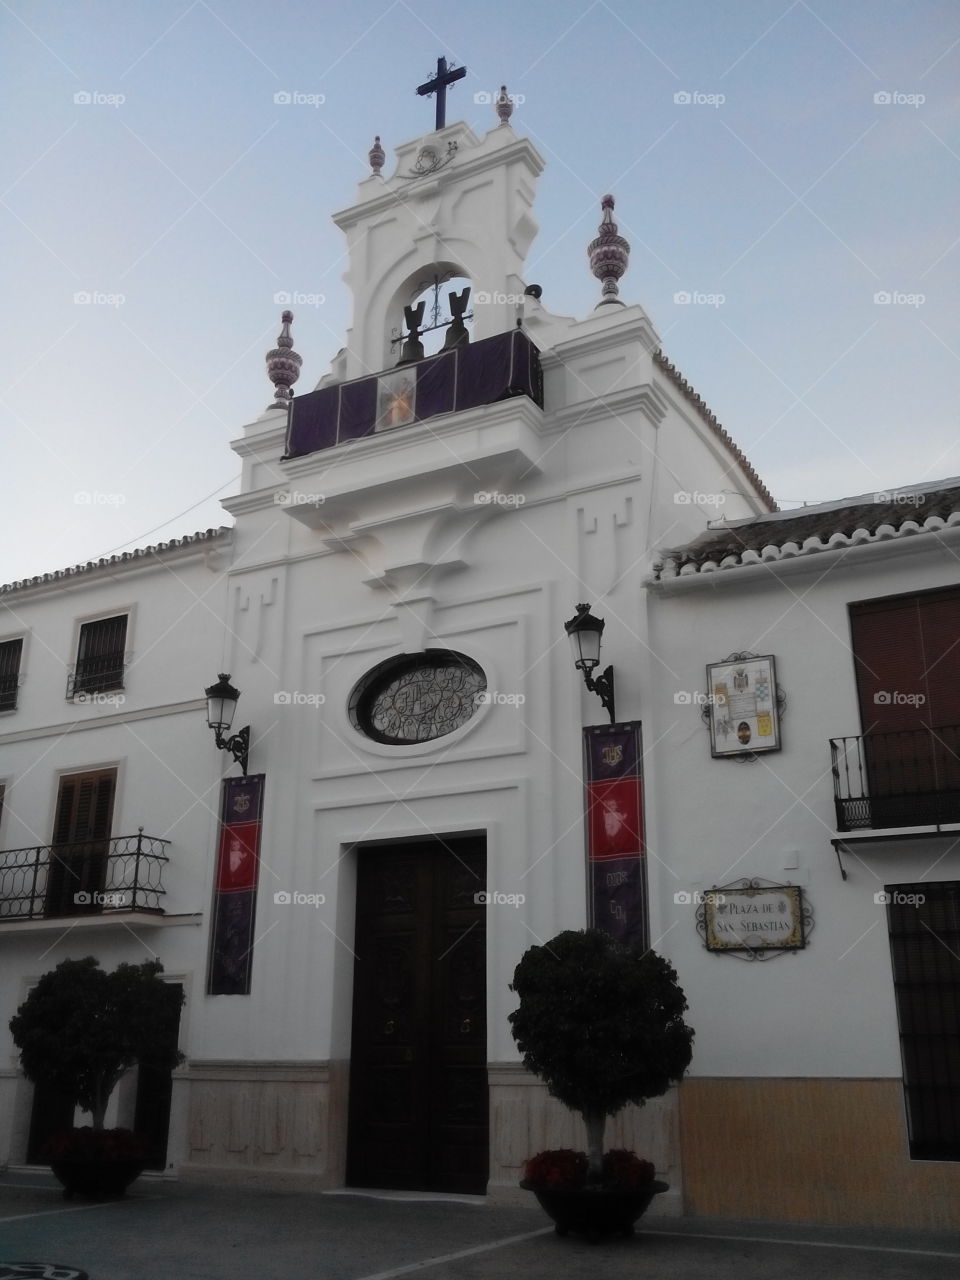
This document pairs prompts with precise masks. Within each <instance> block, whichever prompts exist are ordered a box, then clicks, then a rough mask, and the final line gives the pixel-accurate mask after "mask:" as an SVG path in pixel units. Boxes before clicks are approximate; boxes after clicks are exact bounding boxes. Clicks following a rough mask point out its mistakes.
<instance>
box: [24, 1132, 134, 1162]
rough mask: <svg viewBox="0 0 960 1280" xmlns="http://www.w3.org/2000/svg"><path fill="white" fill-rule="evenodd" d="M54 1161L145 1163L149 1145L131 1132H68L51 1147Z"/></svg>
mask: <svg viewBox="0 0 960 1280" xmlns="http://www.w3.org/2000/svg"><path fill="white" fill-rule="evenodd" d="M47 1149H48V1153H49V1157H50V1159H51V1160H64V1159H66V1160H145V1159H147V1157H148V1156H149V1155H150V1143H149V1141H148V1140H147V1139H146V1138H145V1137H144V1136H143V1135H142V1134H140V1133H134V1132H133V1131H132V1130H131V1129H99V1130H96V1129H91V1128H90V1126H89V1125H85V1126H84V1127H83V1128H82V1129H66V1130H65V1131H64V1132H63V1133H58V1134H55V1135H54V1136H53V1137H52V1138H51V1139H50V1142H49V1144H48V1148H47Z"/></svg>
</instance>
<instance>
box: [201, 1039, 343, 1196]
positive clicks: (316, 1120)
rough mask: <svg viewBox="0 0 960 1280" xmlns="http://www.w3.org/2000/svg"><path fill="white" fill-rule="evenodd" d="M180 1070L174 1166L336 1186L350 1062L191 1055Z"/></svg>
mask: <svg viewBox="0 0 960 1280" xmlns="http://www.w3.org/2000/svg"><path fill="white" fill-rule="evenodd" d="M184 1077H185V1078H182V1083H183V1084H184V1085H186V1086H187V1099H186V1123H185V1133H184V1135H183V1140H182V1141H183V1146H184V1147H185V1148H186V1158H185V1159H184V1160H182V1161H181V1162H180V1163H179V1171H180V1173H182V1174H184V1175H185V1176H188V1177H192V1178H203V1179H204V1180H212V1181H219V1182H228V1181H232V1182H238V1181H239V1182H252V1183H261V1184H264V1185H266V1184H269V1183H272V1184H275V1185H278V1186H279V1185H284V1184H290V1183H295V1184H302V1185H310V1186H313V1187H316V1188H319V1189H323V1188H327V1187H342V1186H343V1182H344V1173H345V1169H346V1158H347V1110H346V1108H347V1084H348V1080H349V1063H346V1062H342V1063H341V1062H325V1063H302V1062H301V1063H295V1062H196V1061H195V1062H192V1063H191V1064H190V1066H189V1068H188V1069H187V1071H186V1072H185V1073H184ZM181 1087H182V1086H181Z"/></svg>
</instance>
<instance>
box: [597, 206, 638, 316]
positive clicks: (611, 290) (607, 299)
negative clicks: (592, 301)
mask: <svg viewBox="0 0 960 1280" xmlns="http://www.w3.org/2000/svg"><path fill="white" fill-rule="evenodd" d="M600 205H601V208H602V209H603V220H602V221H601V223H600V226H599V228H598V230H599V232H600V234H599V235H598V236H597V238H596V240H591V241H590V244H589V245H588V246H587V253H588V254H589V255H590V270H591V271H592V272H593V274H594V275H595V276H596V277H597V279H598V280H600V281H602V283H603V289H602V291H601V295H602V296H601V298H600V301H599V302H598V303H597V307H603V306H609V305H610V304H611V303H614V304H616V306H618V307H622V306H623V305H624V304H623V302H622V301H621V300H620V298H619V297H618V296H617V295H618V294H619V292H620V289H619V287H618V285H617V281H618V280H619V279H620V277H621V276H622V275H623V273H624V272H625V271H626V269H627V263H628V262H629V260H630V243H629V241H627V240H624V238H623V236H622V235H620V234H619V233H618V231H617V224H616V223H615V222H614V220H613V196H604V197H603V199H602V200H601V202H600Z"/></svg>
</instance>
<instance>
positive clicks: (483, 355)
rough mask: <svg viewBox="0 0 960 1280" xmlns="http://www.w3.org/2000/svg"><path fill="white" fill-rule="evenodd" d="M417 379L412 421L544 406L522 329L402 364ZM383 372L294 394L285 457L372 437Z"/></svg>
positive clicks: (534, 352) (535, 357)
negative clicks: (487, 407)
mask: <svg viewBox="0 0 960 1280" xmlns="http://www.w3.org/2000/svg"><path fill="white" fill-rule="evenodd" d="M403 367H404V368H405V369H408V370H409V372H410V377H411V378H412V379H413V380H414V381H415V386H416V390H415V395H414V397H413V403H414V404H415V405H416V412H415V420H416V421H418V422H419V421H422V420H423V419H424V418H432V417H436V416H437V415H438V414H441V413H452V412H455V411H456V412H459V411H460V410H461V409H473V408H476V407H477V406H478V405H482V404H493V402H494V401H495V400H503V399H505V398H506V397H508V396H515V395H524V396H529V397H530V399H531V400H533V401H534V402H535V403H536V404H538V405H541V406H542V405H543V379H542V376H541V372H540V352H539V351H538V349H537V348H536V347H535V346H534V345H533V343H532V342H531V341H530V339H529V338H528V337H527V335H526V334H525V333H523V332H522V331H521V330H520V329H513V330H511V331H510V332H509V333H500V334H497V335H495V336H494V337H492V338H484V339H483V340H482V341H480V342H472V343H469V344H468V345H467V346H465V347H457V348H456V349H455V350H453V351H441V352H439V353H438V354H437V355H435V356H428V357H427V358H426V359H424V360H419V361H417V363H416V364H410V365H405V366H403ZM385 372H387V371H386V370H383V371H381V372H380V373H379V374H374V375H372V376H371V377H366V378H356V379H354V380H353V381H352V382H342V383H338V384H337V385H336V386H332V387H321V388H320V390H319V391H310V392H308V393H307V394H306V395H304V396H297V397H296V399H295V400H294V401H293V404H292V406H291V410H290V422H289V427H288V430H287V452H286V453H285V454H284V457H286V458H298V457H300V456H301V455H303V454H305V453H315V452H316V451H317V450H318V449H330V448H332V447H333V446H334V445H337V444H342V443H343V442H344V441H346V440H357V439H359V438H360V437H362V436H367V435H370V434H371V433H372V432H373V431H374V430H375V429H376V425H377V418H378V413H380V410H378V383H379V382H380V380H381V379H382V377H383V374H384V373H385Z"/></svg>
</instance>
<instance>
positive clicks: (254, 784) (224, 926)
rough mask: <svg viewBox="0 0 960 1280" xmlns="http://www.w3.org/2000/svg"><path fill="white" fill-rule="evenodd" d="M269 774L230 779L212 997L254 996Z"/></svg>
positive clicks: (216, 897)
mask: <svg viewBox="0 0 960 1280" xmlns="http://www.w3.org/2000/svg"><path fill="white" fill-rule="evenodd" d="M263 782H264V775H263V774H262V773H261V774H255V775H254V776H252V777H249V778H224V780H223V787H222V791H221V801H220V837H219V840H218V844H217V867H216V878H215V880H214V894H213V927H212V929H211V934H210V973H209V978H208V982H207V994H208V995H211V996H243V995H249V993H250V975H251V969H252V966H253V938H254V935H253V929H254V919H255V917H256V911H257V882H258V880H259V876H260V833H261V828H262V818H263Z"/></svg>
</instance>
